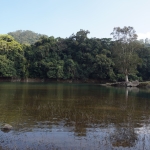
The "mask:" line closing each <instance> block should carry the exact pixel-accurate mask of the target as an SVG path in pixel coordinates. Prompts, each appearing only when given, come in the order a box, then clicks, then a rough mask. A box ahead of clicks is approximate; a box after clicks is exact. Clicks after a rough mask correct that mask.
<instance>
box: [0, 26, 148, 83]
mask: <svg viewBox="0 0 150 150" xmlns="http://www.w3.org/2000/svg"><path fill="white" fill-rule="evenodd" d="M23 33H24V34H23ZM26 33H29V32H23V31H17V32H16V33H15V34H17V36H18V37H20V40H22V42H21V41H19V40H18V41H19V42H20V43H25V44H19V42H17V41H16V40H17V39H16V38H15V39H16V40H15V39H14V38H13V37H12V36H10V35H0V77H19V78H41V79H56V80H57V79H63V80H66V79H69V80H88V79H93V80H99V81H123V80H124V75H127V76H129V79H130V80H135V79H138V80H142V79H143V80H149V79H150V69H149V68H150V47H149V44H148V42H147V41H148V40H146V42H141V41H137V40H136V34H135V31H134V29H133V28H132V27H124V28H119V27H118V28H115V29H114V31H113V33H112V34H113V36H114V39H113V40H112V39H110V38H102V39H99V38H88V34H89V33H90V32H89V31H88V30H80V31H78V32H77V33H75V34H72V35H71V36H70V37H68V38H60V37H58V38H55V37H53V36H51V37H47V36H40V37H38V38H37V39H36V40H37V41H36V42H34V40H33V39H30V38H32V36H30V38H29V36H27V35H26ZM29 35H30V34H29ZM26 36H27V38H25V37H26ZM27 39H28V40H29V41H30V42H31V43H32V45H29V44H27V41H28V40H27ZM31 43H30V44H31ZM139 62H141V63H140V64H139Z"/></svg>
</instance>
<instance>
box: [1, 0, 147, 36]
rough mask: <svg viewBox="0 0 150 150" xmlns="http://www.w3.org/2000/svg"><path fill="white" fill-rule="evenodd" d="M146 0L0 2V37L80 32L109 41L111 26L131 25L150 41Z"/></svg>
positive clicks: (8, 0) (31, 0) (20, 0)
mask: <svg viewBox="0 0 150 150" xmlns="http://www.w3.org/2000/svg"><path fill="white" fill-rule="evenodd" d="M149 18H150V0H0V20H1V21H0V34H6V33H8V32H12V31H16V30H31V31H34V32H36V33H41V34H46V35H48V36H54V37H63V38H65V37H69V36H70V35H71V34H72V33H76V32H77V31H79V30H80V29H84V30H89V31H90V34H89V37H97V38H110V37H111V36H110V33H111V32H112V31H113V28H114V27H118V26H119V27H124V26H132V27H134V29H135V30H136V32H137V34H138V35H139V38H146V37H147V38H150V19H149Z"/></svg>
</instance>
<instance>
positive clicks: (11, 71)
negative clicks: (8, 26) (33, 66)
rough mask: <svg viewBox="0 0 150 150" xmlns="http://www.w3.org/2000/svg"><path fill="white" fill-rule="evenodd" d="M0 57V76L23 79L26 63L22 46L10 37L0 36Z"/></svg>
mask: <svg viewBox="0 0 150 150" xmlns="http://www.w3.org/2000/svg"><path fill="white" fill-rule="evenodd" d="M0 56H1V76H7V77H8V76H10V77H12V76H18V77H24V74H25V62H26V59H25V57H24V52H23V50H22V46H21V45H20V44H19V43H18V42H16V41H15V40H14V38H13V37H11V36H10V35H0ZM6 66H7V67H6Z"/></svg>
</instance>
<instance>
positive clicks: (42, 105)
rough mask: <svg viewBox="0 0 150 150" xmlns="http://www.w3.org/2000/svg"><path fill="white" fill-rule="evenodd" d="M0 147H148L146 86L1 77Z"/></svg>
mask: <svg viewBox="0 0 150 150" xmlns="http://www.w3.org/2000/svg"><path fill="white" fill-rule="evenodd" d="M5 123H8V124H10V125H12V126H13V129H12V130H11V131H9V132H3V131H0V149H4V150H5V149H12V150H14V149H21V150H26V149H39V150H47V149H57V150H59V149H60V150H67V149H69V150H76V149H83V150H84V149H85V150H99V149H102V150H103V149H106V150H107V149H120V150H122V149H133V150H138V149H139V150H145V149H147V150H148V149H149V147H150V90H148V89H138V88H128V89H127V88H115V87H104V86H100V85H94V84H69V83H68V84H64V83H0V127H2V126H3V124H5Z"/></svg>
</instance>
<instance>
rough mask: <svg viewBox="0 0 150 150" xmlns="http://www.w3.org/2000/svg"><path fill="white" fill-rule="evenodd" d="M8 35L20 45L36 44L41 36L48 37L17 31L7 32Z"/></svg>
mask: <svg viewBox="0 0 150 150" xmlns="http://www.w3.org/2000/svg"><path fill="white" fill-rule="evenodd" d="M8 35H11V36H12V37H14V39H15V40H16V41H18V42H19V43H21V44H27V45H31V44H34V43H35V42H37V41H38V40H39V39H40V38H41V37H42V36H45V37H48V36H47V35H43V34H38V33H35V32H33V31H29V30H17V31H15V32H9V33H8Z"/></svg>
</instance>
